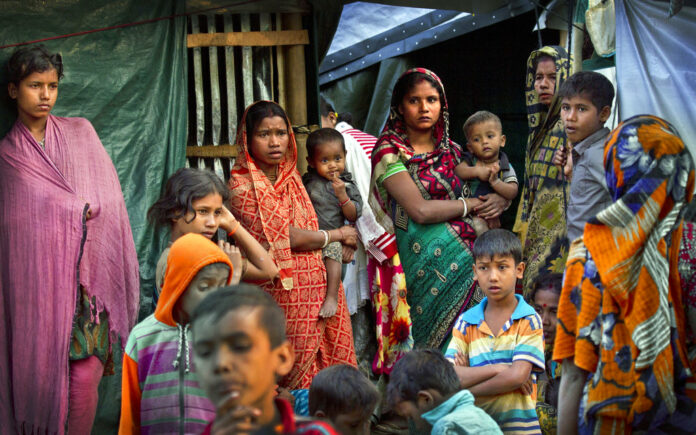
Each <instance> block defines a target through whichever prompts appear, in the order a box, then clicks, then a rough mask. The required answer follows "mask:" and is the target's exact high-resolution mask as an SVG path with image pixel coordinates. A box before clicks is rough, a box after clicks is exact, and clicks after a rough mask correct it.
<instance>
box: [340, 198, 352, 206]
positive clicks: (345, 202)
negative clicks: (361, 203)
mask: <svg viewBox="0 0 696 435" xmlns="http://www.w3.org/2000/svg"><path fill="white" fill-rule="evenodd" d="M349 202H350V198H346V200H345V201H343V202H342V203H341V208H342V207H343V206H344V205H346V204H348V203H349Z"/></svg>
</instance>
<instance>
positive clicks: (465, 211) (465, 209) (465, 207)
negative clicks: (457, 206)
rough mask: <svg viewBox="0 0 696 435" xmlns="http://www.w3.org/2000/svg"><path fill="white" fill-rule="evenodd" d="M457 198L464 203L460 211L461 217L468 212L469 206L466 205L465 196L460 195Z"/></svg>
mask: <svg viewBox="0 0 696 435" xmlns="http://www.w3.org/2000/svg"><path fill="white" fill-rule="evenodd" d="M457 199H458V200H460V201H461V202H462V204H464V213H462V217H466V215H468V214H469V207H467V205H466V198H463V197H461V196H460V197H459V198H457Z"/></svg>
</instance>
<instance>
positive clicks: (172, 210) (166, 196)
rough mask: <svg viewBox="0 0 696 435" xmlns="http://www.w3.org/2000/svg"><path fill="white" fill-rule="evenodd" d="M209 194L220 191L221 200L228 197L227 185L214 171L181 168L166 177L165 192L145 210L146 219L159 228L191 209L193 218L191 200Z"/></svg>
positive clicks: (225, 199)
mask: <svg viewBox="0 0 696 435" xmlns="http://www.w3.org/2000/svg"><path fill="white" fill-rule="evenodd" d="M211 193H217V194H219V195H220V196H221V197H222V201H223V203H226V202H227V201H228V200H229V199H230V191H229V190H228V189H227V186H226V185H225V183H224V182H223V181H222V180H221V179H220V177H218V176H217V175H215V174H214V173H213V172H211V171H208V170H206V169H195V168H181V169H179V170H178V171H176V172H175V173H174V174H172V176H171V177H169V179H168V180H167V184H166V186H165V188H164V193H163V194H162V196H161V197H160V198H159V199H158V200H157V201H156V202H155V203H154V204H152V206H151V207H150V209H149V210H148V211H147V219H148V221H150V223H151V224H153V225H155V226H158V227H159V226H169V225H172V219H179V218H181V217H183V216H184V215H186V213H187V212H189V211H190V212H193V217H192V218H191V221H193V220H194V219H195V218H196V210H194V209H193V201H196V200H199V199H201V198H204V197H205V196H207V195H210V194H211ZM191 221H188V222H191ZM188 222H187V223H188Z"/></svg>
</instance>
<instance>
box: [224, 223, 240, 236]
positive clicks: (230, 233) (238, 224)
mask: <svg viewBox="0 0 696 435" xmlns="http://www.w3.org/2000/svg"><path fill="white" fill-rule="evenodd" d="M240 225H241V222H239V221H237V225H235V227H234V228H232V230H231V231H230V232H229V233H227V237H232V236H234V233H236V232H237V230H238V229H239V226H240Z"/></svg>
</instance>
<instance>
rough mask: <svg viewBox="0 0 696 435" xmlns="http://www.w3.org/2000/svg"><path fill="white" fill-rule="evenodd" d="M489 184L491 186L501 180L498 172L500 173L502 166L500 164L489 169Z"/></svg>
mask: <svg viewBox="0 0 696 435" xmlns="http://www.w3.org/2000/svg"><path fill="white" fill-rule="evenodd" d="M488 171H489V172H488V182H489V183H490V184H493V183H495V182H496V180H500V179H499V178H498V172H500V164H498V162H495V163H493V164H492V165H490V166H489V167H488Z"/></svg>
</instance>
